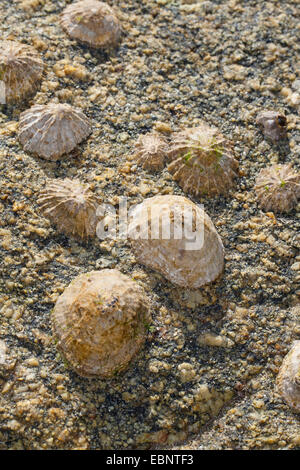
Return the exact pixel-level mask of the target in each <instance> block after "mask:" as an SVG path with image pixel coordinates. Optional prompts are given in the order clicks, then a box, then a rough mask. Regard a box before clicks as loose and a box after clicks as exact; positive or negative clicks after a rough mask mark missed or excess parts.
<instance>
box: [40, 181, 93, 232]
mask: <svg viewBox="0 0 300 470" xmlns="http://www.w3.org/2000/svg"><path fill="white" fill-rule="evenodd" d="M38 204H39V206H40V208H41V212H42V213H43V215H44V216H45V217H47V218H48V219H50V220H51V222H53V223H54V224H55V225H56V227H57V229H58V230H59V231H60V232H63V233H65V234H66V235H71V236H75V237H79V238H87V237H92V236H95V235H96V225H97V215H96V214H97V207H98V204H99V200H98V198H97V196H95V194H93V193H92V192H91V191H90V190H89V186H88V185H83V184H82V183H81V182H80V181H79V180H77V179H73V180H71V179H68V178H66V179H63V180H60V179H51V180H49V181H48V182H47V183H46V186H45V188H44V189H43V191H42V192H41V194H40V197H39V199H38Z"/></svg>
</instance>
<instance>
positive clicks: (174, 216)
mask: <svg viewBox="0 0 300 470" xmlns="http://www.w3.org/2000/svg"><path fill="white" fill-rule="evenodd" d="M185 214H187V216H186V217H185ZM180 227H181V228H182V231H181V234H180V233H179V232H177V234H176V235H174V234H175V233H176V230H178V229H179V231H180ZM168 233H169V234H170V236H168ZM128 235H129V238H130V239H131V245H132V248H133V251H134V253H135V256H136V258H137V261H138V262H139V263H141V264H144V265H146V266H148V267H149V268H152V269H154V270H155V271H157V272H159V273H160V274H162V275H163V276H164V277H165V278H166V279H168V280H169V281H170V282H172V283H173V284H175V285H178V286H182V287H187V288H191V289H197V288H198V287H201V286H202V285H204V284H207V283H209V282H212V281H214V280H215V279H217V277H218V276H219V275H220V274H221V272H222V270H223V266H224V247H223V243H222V241H221V238H220V236H219V235H218V233H217V231H216V229H215V227H214V224H213V222H212V221H211V219H210V217H209V216H208V215H207V214H206V213H205V212H204V210H203V209H202V208H201V207H200V206H198V205H196V204H194V203H193V202H192V201H190V200H189V199H187V198H185V197H182V196H168V195H165V196H154V197H151V198H149V199H145V200H144V201H143V202H142V203H141V204H139V205H137V206H136V207H134V208H133V209H132V210H131V213H130V222H129V230H128Z"/></svg>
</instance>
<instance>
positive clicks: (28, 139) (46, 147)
mask: <svg viewBox="0 0 300 470" xmlns="http://www.w3.org/2000/svg"><path fill="white" fill-rule="evenodd" d="M90 133H91V126H90V123H89V120H88V118H87V117H86V116H85V115H84V114H83V112H82V111H81V110H80V109H77V108H74V107H73V106H70V105H69V104H67V103H63V104H61V103H59V104H57V103H50V104H47V105H39V104H38V105H35V106H33V107H32V108H30V109H28V110H26V111H24V112H23V113H21V115H20V122H19V133H18V136H19V140H20V142H21V144H22V146H23V148H24V150H25V151H26V152H31V153H34V154H37V155H38V156H39V157H42V158H45V159H46V160H52V161H56V160H58V159H59V158H60V157H61V156H62V155H63V154H65V153H69V152H71V151H72V150H73V149H74V148H75V147H76V145H77V144H79V143H80V142H81V141H82V140H84V139H85V138H86V137H87V136H88V135H89V134H90Z"/></svg>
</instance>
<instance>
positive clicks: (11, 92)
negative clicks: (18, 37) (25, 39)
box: [0, 41, 44, 104]
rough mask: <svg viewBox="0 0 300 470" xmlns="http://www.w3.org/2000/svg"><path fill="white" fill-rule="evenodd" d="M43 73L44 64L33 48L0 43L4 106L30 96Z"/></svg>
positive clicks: (0, 76) (15, 43) (16, 43)
mask: <svg viewBox="0 0 300 470" xmlns="http://www.w3.org/2000/svg"><path fill="white" fill-rule="evenodd" d="M43 71H44V64H43V62H42V60H41V58H40V56H39V55H38V53H37V52H36V50H35V49H34V48H33V47H31V46H27V45H25V44H21V43H19V42H16V41H0V80H1V81H2V82H3V83H4V91H5V104H12V103H17V102H19V101H22V100H24V99H25V98H27V97H29V96H30V95H32V94H33V93H34V92H35V91H36V88H37V86H38V85H39V83H40V81H41V79H42V76H43Z"/></svg>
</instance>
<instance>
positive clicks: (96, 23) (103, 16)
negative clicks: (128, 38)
mask: <svg viewBox="0 0 300 470" xmlns="http://www.w3.org/2000/svg"><path fill="white" fill-rule="evenodd" d="M61 25H62V27H63V29H64V30H65V31H66V32H67V33H68V34H69V36H71V37H72V38H74V39H76V40H77V41H80V42H82V43H85V44H88V45H89V46H92V47H95V48H107V47H111V46H114V45H116V44H117V42H118V41H119V39H120V36H121V26H120V22H119V20H118V18H117V16H116V13H115V11H114V9H113V8H111V7H110V6H109V5H108V4H107V3H104V2H98V1H97V0H83V1H80V2H76V3H72V4H71V5H68V6H67V7H66V9H65V10H64V11H63V13H62V15H61Z"/></svg>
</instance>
